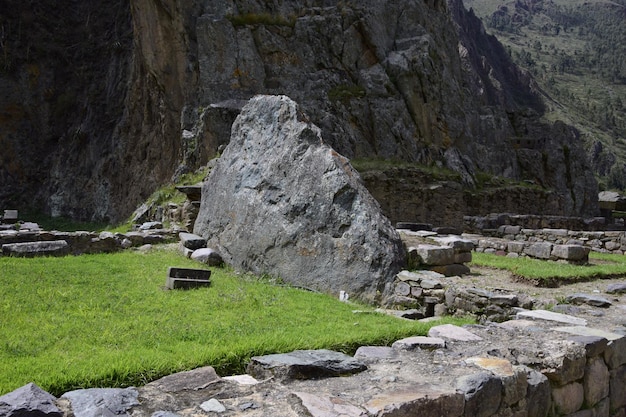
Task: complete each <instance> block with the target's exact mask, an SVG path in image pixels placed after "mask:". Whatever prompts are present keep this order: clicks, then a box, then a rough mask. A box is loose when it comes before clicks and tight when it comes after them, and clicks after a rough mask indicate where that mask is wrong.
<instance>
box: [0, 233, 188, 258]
mask: <svg viewBox="0 0 626 417" xmlns="http://www.w3.org/2000/svg"><path fill="white" fill-rule="evenodd" d="M177 238H178V232H174V231H169V230H163V229H153V230H143V231H133V232H128V233H111V232H101V233H97V232H84V231H81V232H57V231H50V232H48V231H42V230H35V231H31V230H22V231H17V230H2V231H0V249H1V250H0V256H23V257H32V256H37V255H61V256H62V255H68V254H72V255H80V254H84V253H88V254H89V253H103V252H117V251H120V250H123V249H128V248H131V247H139V246H142V245H146V244H158V243H166V242H173V241H176V240H177Z"/></svg>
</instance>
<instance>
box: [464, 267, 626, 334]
mask: <svg viewBox="0 0 626 417" xmlns="http://www.w3.org/2000/svg"><path fill="white" fill-rule="evenodd" d="M471 270H472V273H471V274H470V275H467V276H465V277H463V278H462V279H463V280H464V281H465V282H464V284H465V285H469V284H470V283H471V285H473V286H475V287H477V288H483V289H486V290H494V289H503V290H507V291H511V292H513V293H516V294H526V295H528V296H530V297H531V298H532V299H533V300H535V308H536V309H540V308H542V309H548V310H554V311H558V312H561V313H565V314H571V315H574V316H577V317H581V318H585V319H587V320H588V322H589V326H592V327H598V328H602V329H605V330H610V331H614V332H618V333H620V334H621V333H623V334H626V294H608V293H607V292H606V289H607V286H608V285H610V284H616V283H626V276H623V277H618V278H611V279H599V280H593V281H587V282H577V283H572V284H564V285H561V286H559V287H558V288H541V287H538V286H534V285H532V283H528V282H519V281H516V280H515V279H514V278H513V276H512V274H511V273H509V272H507V271H502V270H498V269H493V268H485V267H478V266H472V267H471ZM578 293H583V294H589V295H595V296H599V297H603V298H606V299H607V300H608V301H610V302H611V303H612V305H611V306H610V307H608V308H600V307H593V306H589V305H585V304H583V305H570V304H567V303H566V302H565V300H566V298H567V296H569V295H572V294H578Z"/></svg>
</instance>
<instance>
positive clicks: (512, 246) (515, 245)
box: [507, 242, 526, 254]
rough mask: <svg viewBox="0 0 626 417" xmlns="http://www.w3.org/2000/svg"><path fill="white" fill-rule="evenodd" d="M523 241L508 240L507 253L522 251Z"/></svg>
mask: <svg viewBox="0 0 626 417" xmlns="http://www.w3.org/2000/svg"><path fill="white" fill-rule="evenodd" d="M524 246H526V244H525V243H524V242H509V243H508V244H507V252H509V253H518V254H519V253H522V252H523V251H524Z"/></svg>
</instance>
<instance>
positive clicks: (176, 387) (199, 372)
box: [146, 366, 221, 392]
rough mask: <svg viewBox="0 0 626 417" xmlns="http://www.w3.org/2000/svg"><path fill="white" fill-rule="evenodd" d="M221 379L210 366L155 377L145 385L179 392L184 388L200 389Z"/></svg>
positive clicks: (165, 390)
mask: <svg viewBox="0 0 626 417" xmlns="http://www.w3.org/2000/svg"><path fill="white" fill-rule="evenodd" d="M219 381H221V378H220V377H219V375H217V373H216V372H215V369H213V367H211V366H204V367H202V368H197V369H193V370H191V371H185V372H178V373H175V374H172V375H167V376H165V377H163V378H161V379H157V380H156V381H153V382H151V383H149V384H147V385H146V387H149V388H155V389H158V390H160V391H163V392H179V391H184V390H200V389H204V388H206V387H208V386H209V385H211V384H214V383H216V382H219Z"/></svg>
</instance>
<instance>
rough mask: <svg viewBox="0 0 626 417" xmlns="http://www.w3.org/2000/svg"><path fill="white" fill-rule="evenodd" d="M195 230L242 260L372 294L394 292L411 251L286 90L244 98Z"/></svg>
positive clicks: (330, 289)
mask: <svg viewBox="0 0 626 417" xmlns="http://www.w3.org/2000/svg"><path fill="white" fill-rule="evenodd" d="M194 233H196V234H198V235H200V236H202V237H204V238H206V239H207V246H208V247H212V248H215V249H216V250H217V251H218V252H219V253H220V254H221V255H222V257H223V258H224V261H225V262H226V263H228V264H231V265H233V266H234V267H236V268H237V269H241V270H244V271H250V272H253V273H256V274H263V273H267V274H270V275H273V276H276V277H280V278H282V279H283V280H285V281H286V282H288V283H290V284H294V285H299V286H303V287H306V288H312V289H316V290H318V291H322V292H326V293H329V294H339V292H340V291H345V292H346V293H347V294H349V295H350V299H361V300H363V301H366V302H376V301H380V300H381V299H382V297H383V296H384V295H385V293H386V292H387V291H391V288H390V286H391V283H392V282H393V281H394V278H395V274H397V273H398V272H399V271H400V270H401V269H402V265H403V264H404V257H405V251H404V248H403V245H402V241H401V240H400V236H399V234H398V232H397V231H396V230H395V228H393V226H392V224H391V222H390V221H389V219H387V218H386V217H385V216H384V214H383V213H382V210H381V208H380V205H379V204H378V202H377V201H376V200H375V199H374V198H373V197H372V195H371V194H370V193H369V191H367V189H366V188H365V186H364V185H363V182H362V181H361V178H360V176H359V174H358V172H357V171H356V170H355V169H354V168H352V166H351V165H350V163H349V161H348V160H347V159H346V158H344V157H343V156H341V155H340V154H338V153H337V152H336V151H334V150H333V149H332V148H330V147H329V146H328V145H326V144H324V143H323V141H322V138H321V131H320V129H319V128H318V127H317V126H315V125H313V124H311V123H309V122H308V121H306V119H305V118H304V117H303V115H302V114H301V113H300V111H299V110H298V106H297V104H296V103H295V102H294V101H292V100H291V99H289V98H288V97H286V96H256V97H253V98H252V99H251V100H250V101H249V102H248V104H246V106H244V108H243V109H242V111H241V113H240V115H239V116H238V117H237V119H236V120H235V122H234V124H233V126H232V135H231V139H230V142H229V144H228V146H227V147H226V149H225V150H224V153H223V154H222V156H221V157H220V158H219V159H218V161H217V163H216V166H215V167H214V168H213V170H212V171H211V174H210V175H209V177H208V179H207V180H206V181H205V182H204V187H203V189H202V202H201V206H200V212H199V214H198V218H197V221H196V223H195V226H194Z"/></svg>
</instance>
